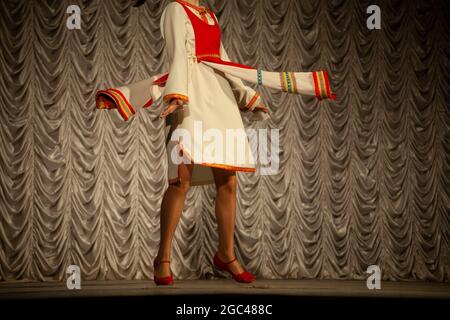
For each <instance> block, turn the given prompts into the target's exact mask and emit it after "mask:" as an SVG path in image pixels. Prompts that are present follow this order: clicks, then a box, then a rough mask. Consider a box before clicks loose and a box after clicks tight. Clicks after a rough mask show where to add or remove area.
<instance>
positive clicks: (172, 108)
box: [159, 99, 184, 119]
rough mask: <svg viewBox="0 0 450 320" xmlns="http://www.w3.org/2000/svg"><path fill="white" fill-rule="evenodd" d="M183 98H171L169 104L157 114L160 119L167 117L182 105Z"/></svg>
mask: <svg viewBox="0 0 450 320" xmlns="http://www.w3.org/2000/svg"><path fill="white" fill-rule="evenodd" d="M183 103H184V102H183V100H180V99H172V101H170V103H169V105H168V106H167V107H166V109H164V111H163V112H162V113H161V115H160V116H159V117H160V118H161V119H164V118H165V117H167V116H168V115H169V114H171V113H172V112H174V111H175V110H177V109H178V107H179V106H182V105H183Z"/></svg>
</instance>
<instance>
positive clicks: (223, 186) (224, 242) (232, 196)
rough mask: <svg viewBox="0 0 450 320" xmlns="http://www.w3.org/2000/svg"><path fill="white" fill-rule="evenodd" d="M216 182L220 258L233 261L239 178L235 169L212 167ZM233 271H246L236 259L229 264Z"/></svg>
mask: <svg viewBox="0 0 450 320" xmlns="http://www.w3.org/2000/svg"><path fill="white" fill-rule="evenodd" d="M212 171H213V175H214V182H215V184H216V190H217V192H216V218H217V226H218V229H219V249H218V255H219V258H220V260H222V261H224V262H227V261H231V260H232V259H233V258H234V257H235V255H234V225H235V221H236V189H237V180H236V173H235V172H234V171H227V170H223V169H219V168H212ZM228 266H229V267H230V269H231V271H232V272H233V273H236V274H238V273H241V272H243V271H244V269H243V268H242V266H241V265H240V264H239V262H238V261H237V260H236V261H234V262H233V263H231V264H229V265H228Z"/></svg>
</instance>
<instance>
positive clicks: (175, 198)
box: [154, 164, 193, 277]
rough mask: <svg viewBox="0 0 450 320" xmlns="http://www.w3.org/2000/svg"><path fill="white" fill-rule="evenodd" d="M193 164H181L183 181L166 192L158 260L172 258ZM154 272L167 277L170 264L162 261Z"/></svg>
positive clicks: (180, 171)
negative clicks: (173, 241) (173, 243)
mask: <svg viewBox="0 0 450 320" xmlns="http://www.w3.org/2000/svg"><path fill="white" fill-rule="evenodd" d="M192 170H193V165H192V164H180V167H179V175H180V180H181V182H179V183H177V184H171V185H169V187H168V188H167V190H166V193H165V194H164V198H163V200H162V203H161V218H160V243H159V250H158V255H157V258H156V260H157V261H160V260H170V253H171V251H172V240H173V237H174V235H175V230H176V228H177V225H178V222H179V221H180V217H181V213H182V212H183V206H184V200H185V199H186V193H187V192H188V190H189V183H190V181H191V175H192ZM154 273H155V275H156V276H158V277H166V276H168V275H170V264H168V263H161V264H160V265H158V266H157V267H156V268H155V270H154Z"/></svg>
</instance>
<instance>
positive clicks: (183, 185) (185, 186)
mask: <svg viewBox="0 0 450 320" xmlns="http://www.w3.org/2000/svg"><path fill="white" fill-rule="evenodd" d="M190 186H191V183H190V181H189V180H178V181H177V182H174V183H172V184H171V187H173V188H175V189H176V190H177V191H179V192H181V193H187V192H188V191H189V188H190Z"/></svg>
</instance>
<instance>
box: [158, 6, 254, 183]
mask: <svg viewBox="0 0 450 320" xmlns="http://www.w3.org/2000/svg"><path fill="white" fill-rule="evenodd" d="M189 10H191V12H193V13H194V14H195V15H196V16H197V17H199V18H200V15H199V14H198V12H197V11H196V10H195V9H190V8H189ZM207 18H208V24H210V25H213V24H214V23H215V21H214V19H213V17H212V16H211V15H209V14H208V15H207ZM161 32H162V35H163V38H164V39H165V41H166V52H167V55H168V58H169V61H170V71H169V78H168V81H167V83H166V87H165V90H164V92H163V100H164V101H167V100H168V99H169V98H171V97H178V98H182V99H183V97H187V99H185V104H184V105H183V107H181V108H179V109H178V111H176V112H175V113H173V114H172V115H171V116H169V117H168V119H167V121H168V123H169V124H170V128H171V130H170V132H169V133H168V143H167V156H168V179H169V182H175V181H178V163H179V162H177V161H176V160H177V156H178V154H179V151H180V149H181V150H183V155H184V157H183V160H184V161H186V162H188V163H193V164H194V169H193V173H192V177H191V184H192V185H199V184H205V183H211V182H213V176H212V172H211V167H217V168H222V169H226V170H233V171H255V160H254V157H253V155H252V153H251V150H250V146H249V142H248V139H247V136H246V135H245V128H244V125H243V122H242V118H241V114H240V108H239V107H241V108H242V109H245V108H247V107H248V105H249V103H250V102H252V106H255V105H257V104H258V103H259V100H260V97H259V94H258V93H257V92H255V90H253V89H252V88H250V87H247V86H245V85H244V84H243V83H242V81H241V80H240V79H237V78H235V79H233V80H232V81H230V80H229V77H228V78H227V77H225V76H224V75H223V73H221V72H220V71H217V70H215V69H213V68H211V67H210V66H208V65H206V64H203V63H198V62H196V60H195V33H194V29H193V27H192V24H191V22H190V19H189V17H188V16H187V14H186V12H185V10H184V8H183V7H182V6H181V5H180V4H179V3H177V2H172V3H170V4H169V5H168V6H167V7H166V8H165V10H164V12H163V14H162V18H161ZM220 54H221V58H222V59H223V60H226V61H229V58H228V55H227V53H226V51H225V49H224V48H223V46H221V53H220ZM170 75H173V77H171V76H170ZM233 90H234V92H233ZM236 92H238V94H236ZM235 94H236V96H235ZM236 98H237V99H240V100H241V101H237V99H236ZM238 103H240V104H241V106H239V105H238ZM227 133H228V135H227ZM233 137H235V138H234V139H233ZM174 160H175V161H174Z"/></svg>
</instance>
